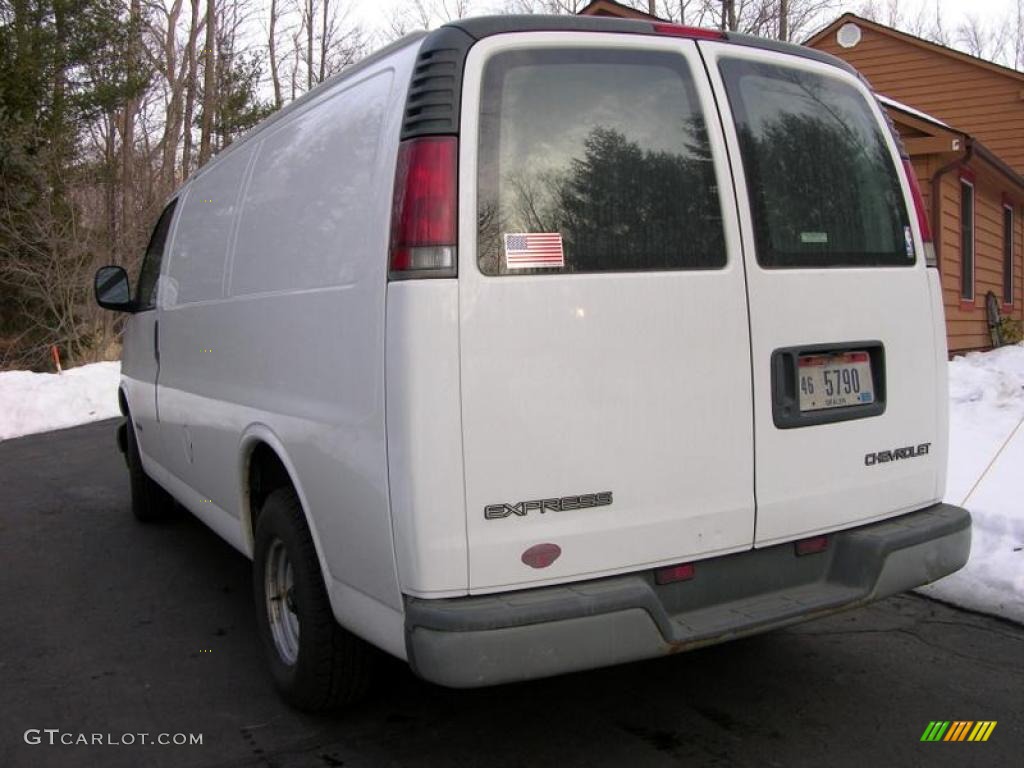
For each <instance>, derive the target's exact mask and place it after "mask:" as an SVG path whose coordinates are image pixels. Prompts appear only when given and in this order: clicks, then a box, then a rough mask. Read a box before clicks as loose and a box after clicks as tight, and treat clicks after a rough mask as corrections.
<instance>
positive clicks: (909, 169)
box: [903, 157, 936, 267]
mask: <svg viewBox="0 0 1024 768" xmlns="http://www.w3.org/2000/svg"><path fill="white" fill-rule="evenodd" d="M903 170H904V171H906V174H907V183H908V184H909V185H910V197H911V198H912V199H913V201H914V212H915V213H916V214H917V223H918V226H919V227H920V228H921V239H922V240H923V241H924V251H925V261H926V262H927V263H928V266H929V267H934V266H936V263H935V245H934V244H933V243H932V228H931V226H930V225H929V224H928V214H927V212H926V211H925V209H924V198H923V197H921V187H920V186H918V183H917V173H916V172H915V171H914V164H913V163H912V162H911V161H910V158H909V157H904V158H903Z"/></svg>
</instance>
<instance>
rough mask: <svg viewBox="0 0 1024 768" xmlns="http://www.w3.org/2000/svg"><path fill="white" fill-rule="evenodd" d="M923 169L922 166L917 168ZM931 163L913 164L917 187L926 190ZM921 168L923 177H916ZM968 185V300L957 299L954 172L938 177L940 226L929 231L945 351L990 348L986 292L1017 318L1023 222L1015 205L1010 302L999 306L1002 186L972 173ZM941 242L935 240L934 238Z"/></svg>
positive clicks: (956, 185)
mask: <svg viewBox="0 0 1024 768" xmlns="http://www.w3.org/2000/svg"><path fill="white" fill-rule="evenodd" d="M922 165H923V166H925V168H922V167H921V166H922ZM931 165H934V162H933V163H919V162H915V170H917V172H918V179H919V183H921V185H922V187H924V186H925V185H926V184H927V186H928V187H929V189H930V186H931V185H930V180H931V173H933V172H934V169H932V168H928V166H931ZM922 170H924V173H922ZM973 184H974V231H975V235H974V262H975V265H974V266H975V271H974V300H973V301H967V302H963V301H961V298H960V275H961V272H960V268H961V245H960V174H959V173H957V172H956V171H955V170H954V171H951V172H950V173H948V174H946V175H945V176H944V177H943V179H942V203H941V206H942V216H941V222H942V226H941V228H933V236H934V237H935V239H936V241H937V243H938V248H939V255H940V262H939V269H940V271H941V274H942V293H943V299H944V302H943V303H944V304H945V307H946V328H947V339H948V342H949V349H950V351H963V350H969V349H980V348H984V347H989V346H991V344H992V342H991V338H990V336H989V331H988V325H987V317H986V313H985V295H986V294H987V293H988V292H989V291H992V292H993V293H994V294H995V295H996V297H997V298H998V299H999V304H1000V312H1001V313H1002V314H1011V315H1013V316H1014V317H1018V318H1020V317H1021V316H1022V312H1021V310H1022V300H1021V294H1022V288H1024V285H1022V282H1021V280H1022V277H1024V271H1022V267H1021V247H1022V241H1024V224H1022V222H1021V218H1020V214H1019V211H1020V206H1018V205H1015V206H1014V217H1013V240H1014V252H1013V267H1014V269H1013V304H1012V306H1010V307H1005V306H1003V304H1002V296H1003V200H1004V188H1003V187H1001V185H1000V184H999V183H998V181H997V180H994V179H992V178H990V177H989V174H987V173H985V172H983V171H982V172H976V173H975V175H974V179H973ZM939 238H941V241H940V240H939Z"/></svg>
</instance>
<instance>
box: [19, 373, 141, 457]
mask: <svg viewBox="0 0 1024 768" xmlns="http://www.w3.org/2000/svg"><path fill="white" fill-rule="evenodd" d="M120 375H121V364H120V363H92V364H91V365H83V366H80V367H78V368H69V369H68V370H66V371H64V373H62V374H56V373H32V371H3V372H0V440H6V439H8V438H11V437H19V436H21V435H30V434H32V433H33V432H47V431H49V430H51V429H61V428H63V427H73V426H75V425H76V424H84V423H86V422H88V421H98V420H100V419H109V418H112V417H114V416H117V415H118V413H119V411H118V408H117V382H118V379H119V377H120Z"/></svg>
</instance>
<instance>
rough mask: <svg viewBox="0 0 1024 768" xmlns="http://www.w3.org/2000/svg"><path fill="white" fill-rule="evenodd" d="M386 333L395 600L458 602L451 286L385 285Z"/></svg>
mask: <svg viewBox="0 0 1024 768" xmlns="http://www.w3.org/2000/svg"><path fill="white" fill-rule="evenodd" d="M387 333H388V341H387V390H388V391H387V408H388V471H389V475H390V478H391V514H392V516H393V518H394V521H395V551H396V554H397V555H398V575H399V577H400V579H401V584H402V590H403V591H404V592H405V593H406V594H411V595H415V596H419V597H426V596H430V597H444V596H446V595H450V594H464V593H465V591H466V589H467V586H468V581H469V575H468V568H467V559H466V557H467V553H466V516H465V513H464V511H463V510H464V509H465V505H466V502H465V485H464V482H463V461H462V412H461V409H460V403H461V398H460V384H459V286H458V283H457V282H456V281H455V280H406V281H398V282H393V283H391V284H390V285H389V286H388V329H387Z"/></svg>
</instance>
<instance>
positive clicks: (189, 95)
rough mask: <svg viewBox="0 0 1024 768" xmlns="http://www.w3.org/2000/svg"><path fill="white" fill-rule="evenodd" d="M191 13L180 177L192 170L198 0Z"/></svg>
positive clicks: (186, 54) (196, 83)
mask: <svg viewBox="0 0 1024 768" xmlns="http://www.w3.org/2000/svg"><path fill="white" fill-rule="evenodd" d="M191 5H192V15H191V18H190V21H189V33H188V44H187V45H186V47H185V60H186V64H187V66H188V73H187V74H186V77H185V113H184V116H183V118H182V124H183V126H184V129H183V131H182V146H181V177H182V178H183V179H185V178H188V175H189V174H190V173H191V172H192V122H193V120H194V115H193V113H194V111H195V105H196V91H198V82H197V81H198V71H197V70H198V67H197V64H196V43H197V42H198V40H199V31H200V27H201V26H202V25H203V24H204V22H202V21H201V20H200V18H199V0H191Z"/></svg>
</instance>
